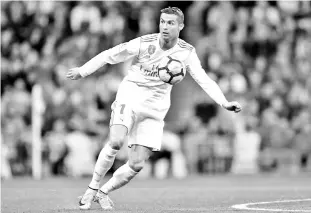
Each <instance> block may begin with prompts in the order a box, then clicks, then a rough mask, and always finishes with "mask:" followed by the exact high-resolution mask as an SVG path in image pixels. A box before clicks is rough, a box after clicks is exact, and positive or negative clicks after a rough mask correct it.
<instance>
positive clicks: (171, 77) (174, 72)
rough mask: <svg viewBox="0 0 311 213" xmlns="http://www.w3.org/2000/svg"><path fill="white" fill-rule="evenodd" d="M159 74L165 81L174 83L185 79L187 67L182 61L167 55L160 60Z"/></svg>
mask: <svg viewBox="0 0 311 213" xmlns="http://www.w3.org/2000/svg"><path fill="white" fill-rule="evenodd" d="M158 74H159V77H160V79H161V80H162V81H163V82H165V83H170V84H172V85H174V84H177V83H179V82H181V81H182V80H183V78H184V76H185V74H186V69H185V66H184V64H183V63H182V62H181V61H179V60H177V59H175V58H173V57H171V56H167V57H164V58H163V59H162V60H161V61H160V63H159V66H158Z"/></svg>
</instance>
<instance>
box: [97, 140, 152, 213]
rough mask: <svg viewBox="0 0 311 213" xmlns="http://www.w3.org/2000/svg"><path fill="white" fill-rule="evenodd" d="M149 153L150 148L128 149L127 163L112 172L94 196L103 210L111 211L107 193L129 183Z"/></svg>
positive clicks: (134, 146) (142, 165)
mask: <svg viewBox="0 0 311 213" xmlns="http://www.w3.org/2000/svg"><path fill="white" fill-rule="evenodd" d="M151 153H152V149H151V148H149V147H145V146H141V145H133V146H132V147H131V148H130V152H129V161H128V162H127V163H126V164H124V165H123V166H121V167H120V168H118V169H117V170H116V171H115V172H114V174H113V176H112V178H111V179H110V180H109V181H108V182H107V183H106V184H104V185H103V186H102V187H101V188H100V190H99V192H98V193H97V195H96V197H97V198H98V201H99V203H100V205H101V206H102V208H103V209H106V210H107V209H111V208H112V206H113V203H112V201H111V200H110V199H109V197H108V193H110V192H112V191H114V190H116V189H119V188H121V187H122V186H124V185H126V184H127V183H128V182H130V180H132V179H133V178H134V177H135V176H136V175H137V174H138V173H139V172H140V171H141V169H142V168H143V167H144V164H145V162H146V161H147V160H148V159H149V157H150V155H151Z"/></svg>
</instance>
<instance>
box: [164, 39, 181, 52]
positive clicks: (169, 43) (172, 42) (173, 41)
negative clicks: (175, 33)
mask: <svg viewBox="0 0 311 213" xmlns="http://www.w3.org/2000/svg"><path fill="white" fill-rule="evenodd" d="M177 39H178V38H174V39H163V38H161V39H160V47H161V49H162V50H164V51H165V50H169V49H171V48H172V47H174V46H175V44H176V43H177Z"/></svg>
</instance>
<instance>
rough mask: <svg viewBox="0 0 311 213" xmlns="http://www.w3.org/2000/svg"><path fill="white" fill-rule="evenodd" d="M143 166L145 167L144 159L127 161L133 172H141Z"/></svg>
mask: <svg viewBox="0 0 311 213" xmlns="http://www.w3.org/2000/svg"><path fill="white" fill-rule="evenodd" d="M144 165H145V159H142V158H136V159H130V160H129V166H130V167H131V169H133V170H134V171H135V172H139V171H140V170H142V169H143V168H144Z"/></svg>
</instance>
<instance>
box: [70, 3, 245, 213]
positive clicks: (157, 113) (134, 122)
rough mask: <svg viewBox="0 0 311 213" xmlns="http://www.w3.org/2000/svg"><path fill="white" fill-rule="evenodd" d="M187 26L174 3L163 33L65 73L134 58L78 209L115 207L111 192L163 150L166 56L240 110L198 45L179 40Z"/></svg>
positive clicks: (84, 72)
mask: <svg viewBox="0 0 311 213" xmlns="http://www.w3.org/2000/svg"><path fill="white" fill-rule="evenodd" d="M183 28H184V15H183V12H182V11H181V10H180V9H179V8H176V7H168V8H165V9H162V10H161V16H160V24H159V29H160V33H156V34H150V35H145V36H141V37H138V38H135V39H133V40H131V41H129V42H126V43H122V44H119V45H117V46H115V47H113V48H111V49H108V50H106V51H103V52H101V53H99V54H98V55H97V56H95V57H94V58H92V59H91V60H90V61H88V62H87V63H85V64H84V65H83V66H81V67H75V68H72V69H70V70H69V71H68V72H67V75H66V76H67V78H69V79H72V80H77V79H80V78H83V77H86V76H88V75H90V74H92V73H94V72H95V71H96V70H98V69H99V68H100V67H102V66H104V65H105V64H116V63H120V62H124V61H126V60H128V59H130V58H132V64H131V66H130V68H129V71H128V75H127V76H126V77H125V78H124V79H123V81H122V82H121V84H120V86H119V89H118V92H117V95H116V99H115V101H114V103H113V104H112V114H111V120H110V131H109V142H108V143H106V145H105V146H104V148H103V149H102V150H101V152H100V154H99V157H98V159H97V162H96V164H95V168H94V173H93V177H92V180H91V182H90V184H89V186H88V189H87V190H86V192H85V194H84V195H83V196H82V198H81V200H80V202H79V205H80V209H90V207H91V203H92V201H96V202H98V203H99V204H100V205H101V207H102V208H103V209H105V210H109V209H112V208H113V203H112V201H111V200H110V198H109V197H108V194H109V193H110V192H112V191H114V190H116V189H119V188H120V187H122V186H124V185H125V184H127V183H128V182H129V181H130V180H131V179H133V178H134V177H135V176H136V175H137V174H138V173H139V171H140V170H141V169H142V168H143V166H144V163H145V162H146V161H147V160H148V158H149V156H150V155H151V154H152V152H153V151H158V150H160V148H161V138H162V134H163V126H164V117H165V116H166V114H167V111H168V109H169V107H170V94H171V89H172V85H170V84H167V83H164V82H163V81H161V80H160V78H159V76H158V74H157V68H156V67H157V65H158V64H159V62H160V60H161V59H162V58H163V57H166V56H169V55H170V56H173V57H174V58H177V59H179V60H180V61H182V62H184V63H185V65H186V70H187V71H188V72H189V73H190V75H191V76H192V77H193V78H194V80H195V81H196V82H197V83H198V84H199V85H200V86H201V87H202V89H203V90H204V91H205V92H206V93H207V94H208V95H209V96H210V97H211V98H212V99H213V100H214V101H215V102H216V103H217V104H219V105H220V106H221V107H223V108H225V109H227V110H229V111H234V112H239V111H240V110H241V106H240V104H239V103H238V102H235V101H234V102H229V101H227V99H226V98H225V96H224V94H223V93H222V91H221V90H220V88H219V86H218V85H217V84H216V83H215V82H214V81H213V80H212V79H211V78H209V77H208V75H207V74H206V73H205V71H204V70H203V68H202V66H201V63H200V61H199V58H198V56H197V54H196V51H195V48H194V47H193V46H191V45H190V44H188V43H186V42H185V41H183V40H181V39H179V33H180V31H181V30H182V29H183ZM127 138H128V147H129V148H130V150H129V160H128V161H127V163H126V164H124V165H123V166H121V167H120V168H118V169H117V170H116V171H115V172H114V174H113V176H112V177H111V179H110V180H108V182H107V183H106V184H104V185H103V186H102V187H101V188H100V180H101V178H103V177H104V176H105V174H106V173H107V171H108V170H109V169H110V168H111V166H112V164H113V162H114V159H115V156H116V154H117V152H118V151H119V150H120V148H121V147H122V146H123V143H124V141H125V140H126V139H127Z"/></svg>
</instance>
